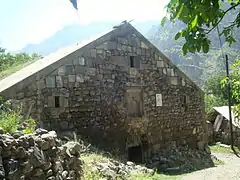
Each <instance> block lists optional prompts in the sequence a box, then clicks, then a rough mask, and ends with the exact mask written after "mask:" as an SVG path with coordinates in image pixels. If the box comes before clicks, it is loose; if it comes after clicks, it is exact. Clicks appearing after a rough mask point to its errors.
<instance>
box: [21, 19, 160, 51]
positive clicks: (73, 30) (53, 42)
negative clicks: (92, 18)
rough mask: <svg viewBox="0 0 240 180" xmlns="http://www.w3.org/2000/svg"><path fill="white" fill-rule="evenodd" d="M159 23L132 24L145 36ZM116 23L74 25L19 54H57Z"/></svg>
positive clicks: (108, 28) (27, 47) (25, 48)
mask: <svg viewBox="0 0 240 180" xmlns="http://www.w3.org/2000/svg"><path fill="white" fill-rule="evenodd" d="M158 23H159V22H158V21H148V22H134V21H133V22H132V24H133V25H134V26H135V27H136V28H137V29H138V30H139V31H140V32H141V33H143V34H145V33H146V32H147V31H148V30H149V29H150V28H151V27H152V25H154V24H158ZM116 24H119V23H116V22H109V23H92V24H88V25H80V24H74V25H69V26H66V27H64V28H63V29H61V30H60V31H58V32H56V34H54V35H53V36H52V37H50V38H48V39H46V40H44V41H43V42H41V43H39V44H29V45H27V46H26V47H24V48H23V49H21V50H20V51H18V52H26V53H38V54H41V55H47V54H49V53H52V52H55V51H56V50H57V49H59V48H62V47H65V46H69V45H71V44H74V43H76V42H81V41H83V40H85V39H87V38H90V37H91V36H95V35H97V34H100V33H102V32H105V31H108V30H111V29H112V28H113V26H114V25H116Z"/></svg>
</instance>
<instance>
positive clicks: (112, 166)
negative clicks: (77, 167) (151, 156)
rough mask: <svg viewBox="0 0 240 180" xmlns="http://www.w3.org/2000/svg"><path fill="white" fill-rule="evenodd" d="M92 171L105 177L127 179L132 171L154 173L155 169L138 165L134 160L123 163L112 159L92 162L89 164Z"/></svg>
mask: <svg viewBox="0 0 240 180" xmlns="http://www.w3.org/2000/svg"><path fill="white" fill-rule="evenodd" d="M88 166H90V167H91V170H92V171H95V172H96V173H100V174H101V176H102V177H103V179H127V177H128V176H129V175H130V174H131V173H147V174H151V175H153V174H154V170H153V169H149V168H146V167H144V166H141V165H136V164H135V163H133V162H130V161H128V162H127V163H121V162H119V161H115V160H112V159H108V161H106V162H92V163H90V164H88Z"/></svg>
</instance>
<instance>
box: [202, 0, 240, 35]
mask: <svg viewBox="0 0 240 180" xmlns="http://www.w3.org/2000/svg"><path fill="white" fill-rule="evenodd" d="M238 5H240V2H239V3H237V4H235V5H234V6H232V7H230V8H229V9H227V10H226V11H224V13H223V16H222V17H221V18H220V19H219V20H218V22H217V24H216V25H215V26H213V27H212V28H211V29H209V30H208V32H206V34H209V33H210V32H211V31H212V30H213V29H215V28H216V27H217V25H218V24H219V23H220V22H221V21H222V20H223V18H224V16H225V15H226V14H227V13H228V12H229V11H231V10H232V9H234V8H235V7H237V6H238Z"/></svg>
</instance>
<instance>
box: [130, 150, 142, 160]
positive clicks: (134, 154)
mask: <svg viewBox="0 0 240 180" xmlns="http://www.w3.org/2000/svg"><path fill="white" fill-rule="evenodd" d="M128 160H129V161H132V162H135V163H142V147H141V146H134V147H130V148H128Z"/></svg>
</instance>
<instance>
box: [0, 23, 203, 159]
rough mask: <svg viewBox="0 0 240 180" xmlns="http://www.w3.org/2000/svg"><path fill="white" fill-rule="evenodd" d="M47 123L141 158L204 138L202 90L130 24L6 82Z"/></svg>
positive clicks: (0, 91)
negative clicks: (170, 146)
mask: <svg viewBox="0 0 240 180" xmlns="http://www.w3.org/2000/svg"><path fill="white" fill-rule="evenodd" d="M0 96H3V97H5V98H14V99H17V100H20V101H21V103H22V105H23V111H24V114H26V115H27V116H30V117H32V118H34V119H36V120H38V121H39V122H40V125H41V126H42V127H43V128H46V129H54V130H56V131H58V132H60V133H61V132H64V131H69V130H73V131H77V133H78V134H80V135H82V136H84V137H86V138H88V139H89V140H90V141H91V142H92V143H94V144H96V145H98V146H99V147H102V148H104V149H107V150H111V151H116V152H117V153H120V154H123V155H126V157H128V159H129V160H132V161H139V162H140V161H143V160H145V159H147V158H148V157H149V156H151V154H152V153H154V152H157V151H158V150H160V149H161V148H164V147H166V146H168V145H171V144H174V145H176V146H179V145H185V144H188V145H190V146H191V147H197V144H198V143H205V142H206V140H205V121H204V98H203V97H204V94H203V92H202V91H201V89H200V88H199V87H197V85H195V84H194V83H193V82H192V81H191V80H190V79H189V78H188V77H187V76H186V75H185V74H184V73H183V72H181V71H180V70H179V69H178V68H177V67H176V66H175V65H174V64H173V63H172V62H171V61H170V60H169V59H168V58H167V57H166V56H165V55H164V54H163V53H162V52H160V51H159V50H158V49H157V48H156V47H155V46H154V45H152V44H151V43H150V42H149V41H148V40H147V39H146V38H145V37H144V36H143V35H142V34H141V33H139V32H138V31H137V30H136V29H135V28H134V27H133V26H132V25H131V24H130V23H125V24H122V25H120V26H118V27H114V29H113V30H111V31H110V32H108V33H106V34H104V35H101V36H100V37H98V38H95V39H93V40H89V41H86V42H84V43H82V44H80V43H79V44H75V45H73V46H71V47H68V48H65V49H63V50H59V51H58V52H56V53H53V54H50V55H49V56H47V57H45V58H43V59H40V60H38V61H36V62H34V63H32V64H31V65H29V66H27V67H25V68H23V69H21V70H20V71H18V72H16V73H14V74H12V75H10V76H9V77H7V78H5V79H3V80H1V81H0Z"/></svg>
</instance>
